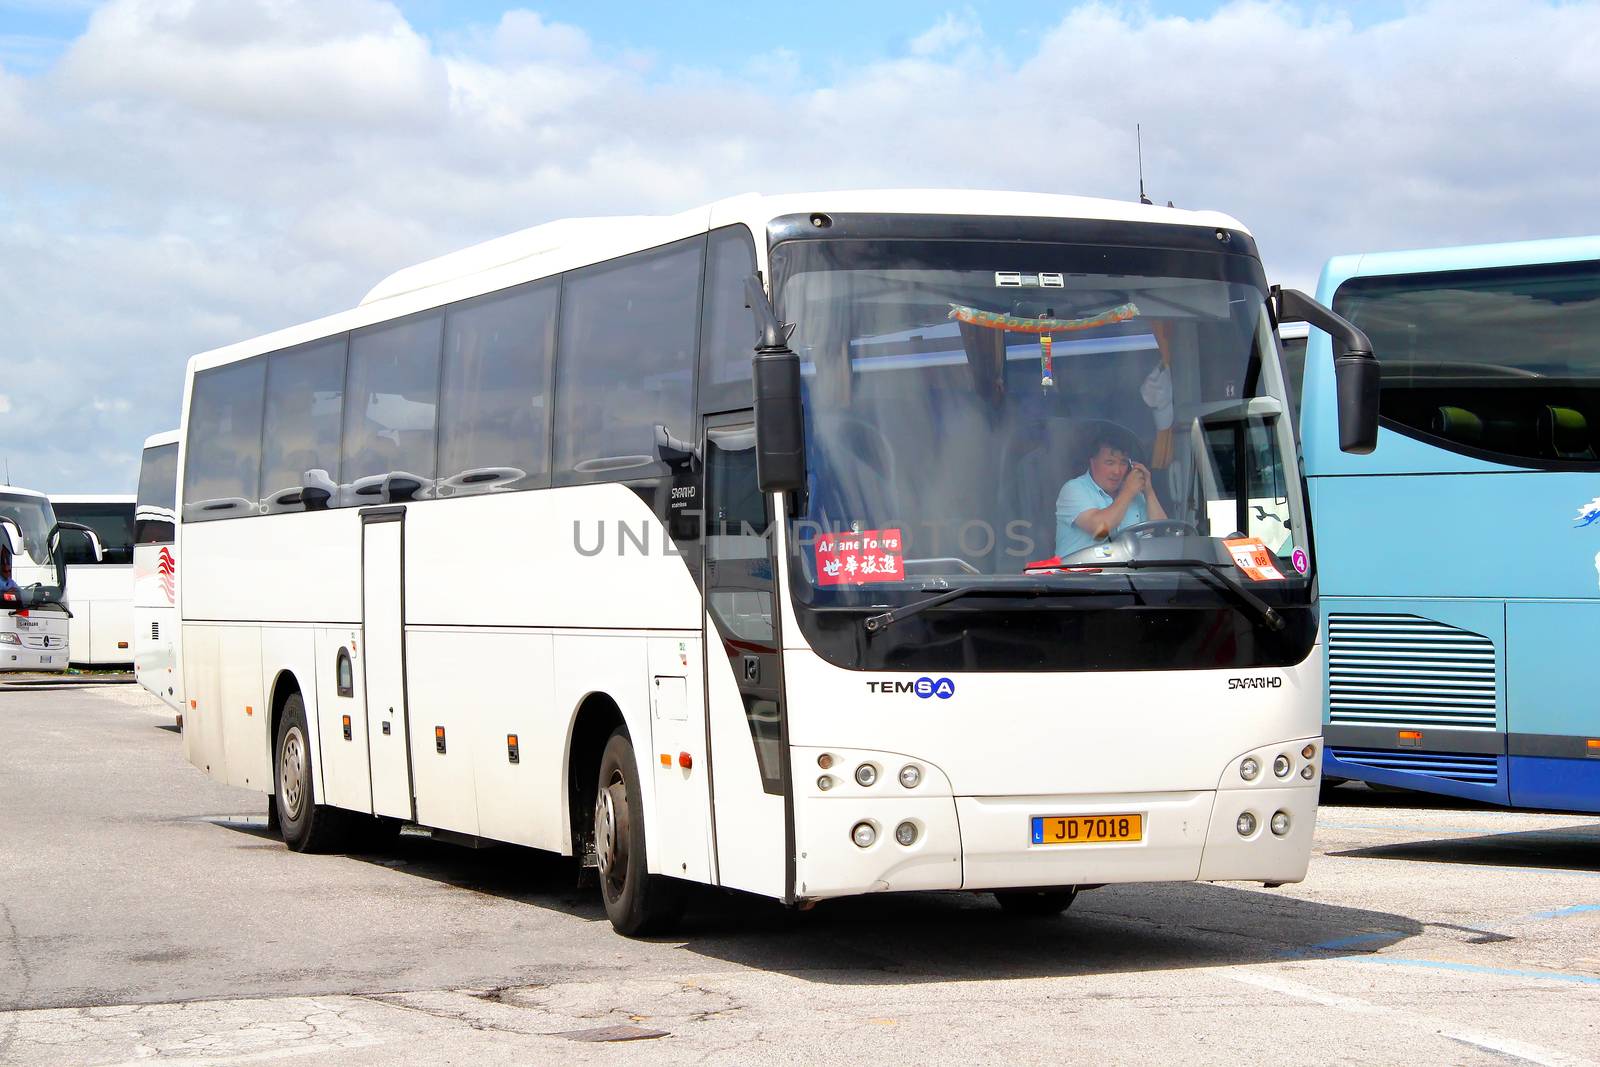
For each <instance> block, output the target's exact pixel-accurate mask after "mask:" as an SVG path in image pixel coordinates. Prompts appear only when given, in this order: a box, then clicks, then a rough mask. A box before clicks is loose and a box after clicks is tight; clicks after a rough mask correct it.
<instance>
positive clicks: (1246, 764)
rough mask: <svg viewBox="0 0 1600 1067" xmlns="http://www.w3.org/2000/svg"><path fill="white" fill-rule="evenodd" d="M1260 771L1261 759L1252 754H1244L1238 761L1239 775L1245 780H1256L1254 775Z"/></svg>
mask: <svg viewBox="0 0 1600 1067" xmlns="http://www.w3.org/2000/svg"><path fill="white" fill-rule="evenodd" d="M1260 773H1261V761H1260V760H1258V759H1256V758H1255V757H1254V756H1246V757H1245V758H1244V759H1242V760H1240V761H1239V777H1240V778H1243V779H1244V780H1245V781H1247V782H1253V781H1255V780H1256V775H1258V774H1260Z"/></svg>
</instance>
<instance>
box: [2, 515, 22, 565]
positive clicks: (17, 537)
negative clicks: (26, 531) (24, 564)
mask: <svg viewBox="0 0 1600 1067" xmlns="http://www.w3.org/2000/svg"><path fill="white" fill-rule="evenodd" d="M0 546H4V547H5V548H6V549H8V550H9V551H10V552H11V555H12V556H13V557H16V556H20V555H22V527H20V526H18V525H17V524H16V523H15V522H13V521H12V520H10V519H0Z"/></svg>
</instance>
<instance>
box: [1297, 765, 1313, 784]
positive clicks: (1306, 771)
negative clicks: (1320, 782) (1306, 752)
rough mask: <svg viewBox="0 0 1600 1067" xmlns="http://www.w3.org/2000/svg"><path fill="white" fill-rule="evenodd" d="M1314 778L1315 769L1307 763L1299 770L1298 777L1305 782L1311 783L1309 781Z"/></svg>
mask: <svg viewBox="0 0 1600 1067" xmlns="http://www.w3.org/2000/svg"><path fill="white" fill-rule="evenodd" d="M1316 776H1317V769H1316V768H1315V767H1313V766H1311V764H1309V763H1308V764H1306V765H1305V766H1304V767H1301V768H1300V777H1302V778H1304V779H1305V780H1306V781H1308V782H1309V781H1311V779H1313V778H1315V777H1316Z"/></svg>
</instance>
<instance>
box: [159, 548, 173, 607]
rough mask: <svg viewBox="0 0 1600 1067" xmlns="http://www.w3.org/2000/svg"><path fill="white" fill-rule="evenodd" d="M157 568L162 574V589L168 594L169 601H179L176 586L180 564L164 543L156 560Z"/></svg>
mask: <svg viewBox="0 0 1600 1067" xmlns="http://www.w3.org/2000/svg"><path fill="white" fill-rule="evenodd" d="M156 570H157V571H159V572H160V574H161V591H162V592H163V593H165V594H167V603H168V604H174V603H177V600H176V597H175V595H174V594H175V589H174V586H175V585H176V583H177V576H178V575H177V571H178V565H177V564H176V563H175V562H173V559H172V553H171V552H170V551H169V550H168V549H167V548H166V546H164V545H163V546H162V548H161V555H160V556H159V557H158V558H157V560H156Z"/></svg>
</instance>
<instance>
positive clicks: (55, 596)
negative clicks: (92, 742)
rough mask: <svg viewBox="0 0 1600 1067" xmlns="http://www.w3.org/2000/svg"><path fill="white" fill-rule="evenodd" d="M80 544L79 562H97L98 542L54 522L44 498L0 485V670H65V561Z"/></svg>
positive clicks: (90, 535) (73, 526)
mask: <svg viewBox="0 0 1600 1067" xmlns="http://www.w3.org/2000/svg"><path fill="white" fill-rule="evenodd" d="M80 545H82V550H83V556H84V558H86V559H89V560H98V559H100V558H101V555H102V552H101V548H100V539H99V537H98V536H97V535H96V534H95V533H94V532H93V531H92V530H90V529H89V528H88V527H86V526H81V525H79V524H78V523H74V522H60V521H58V520H57V519H56V513H55V509H54V508H52V507H51V506H50V498H49V497H47V496H45V495H44V494H43V493H38V492H34V491H33V490H32V489H19V488H17V487H16V486H10V485H7V486H0V671H49V672H60V671H64V670H66V669H67V664H68V658H69V657H70V656H71V630H70V626H71V619H72V613H71V612H70V611H69V610H68V607H67V597H66V589H67V566H66V558H67V556H68V555H69V554H70V553H73V552H74V551H76V550H77V549H78V547H79V546H80Z"/></svg>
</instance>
